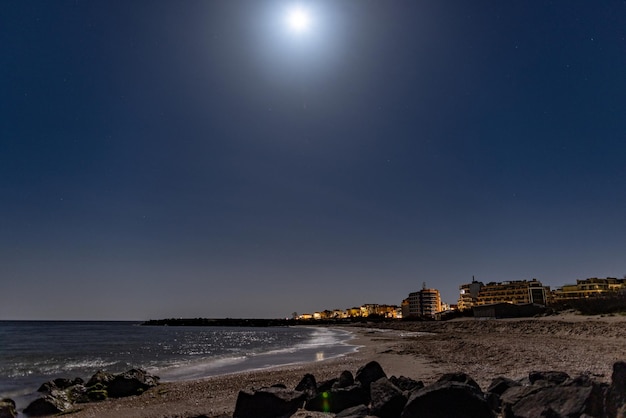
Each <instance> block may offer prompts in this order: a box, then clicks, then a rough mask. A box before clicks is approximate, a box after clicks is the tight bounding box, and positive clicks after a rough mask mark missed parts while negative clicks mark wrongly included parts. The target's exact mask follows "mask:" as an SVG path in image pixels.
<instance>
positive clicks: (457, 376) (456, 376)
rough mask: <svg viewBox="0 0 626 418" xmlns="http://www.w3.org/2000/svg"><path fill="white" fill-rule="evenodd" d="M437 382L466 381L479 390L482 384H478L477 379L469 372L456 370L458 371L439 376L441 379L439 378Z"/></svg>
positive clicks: (465, 382)
mask: <svg viewBox="0 0 626 418" xmlns="http://www.w3.org/2000/svg"><path fill="white" fill-rule="evenodd" d="M437 382H458V383H464V384H466V385H468V386H472V387H474V388H476V389H478V390H479V391H480V390H481V389H480V386H479V385H478V383H476V381H475V380H474V379H472V378H471V377H470V376H469V375H468V374H466V373H463V372H456V373H446V374H444V375H443V376H441V377H440V378H439V380H437Z"/></svg>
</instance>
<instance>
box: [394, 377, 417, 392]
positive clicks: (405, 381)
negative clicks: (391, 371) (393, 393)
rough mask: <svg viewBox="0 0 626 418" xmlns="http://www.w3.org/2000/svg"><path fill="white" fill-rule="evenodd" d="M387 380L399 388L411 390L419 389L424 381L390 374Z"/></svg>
mask: <svg viewBox="0 0 626 418" xmlns="http://www.w3.org/2000/svg"><path fill="white" fill-rule="evenodd" d="M389 381H390V382H391V383H393V384H394V385H396V387H398V388H399V389H400V390H403V391H409V392H411V391H414V390H416V389H421V388H423V387H424V382H422V381H421V380H413V379H411V378H408V377H404V376H400V377H395V376H391V377H390V378H389Z"/></svg>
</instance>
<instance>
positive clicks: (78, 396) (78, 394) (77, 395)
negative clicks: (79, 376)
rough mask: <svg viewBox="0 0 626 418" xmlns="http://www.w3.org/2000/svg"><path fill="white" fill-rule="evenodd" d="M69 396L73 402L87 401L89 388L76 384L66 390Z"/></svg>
mask: <svg viewBox="0 0 626 418" xmlns="http://www.w3.org/2000/svg"><path fill="white" fill-rule="evenodd" d="M65 393H66V394H67V397H68V398H69V400H70V402H72V403H87V402H89V397H88V396H87V388H86V387H85V385H74V386H72V387H69V388H67V389H66V390H65Z"/></svg>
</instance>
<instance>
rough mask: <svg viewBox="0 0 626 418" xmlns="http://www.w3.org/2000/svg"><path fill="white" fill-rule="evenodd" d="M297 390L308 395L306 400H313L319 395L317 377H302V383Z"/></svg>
mask: <svg viewBox="0 0 626 418" xmlns="http://www.w3.org/2000/svg"><path fill="white" fill-rule="evenodd" d="M296 390H297V391H300V392H304V393H305V394H306V400H307V401H308V400H309V399H313V398H314V397H315V396H316V395H317V382H315V376H313V375H312V374H310V373H307V374H305V375H304V377H302V380H300V383H298V385H297V386H296Z"/></svg>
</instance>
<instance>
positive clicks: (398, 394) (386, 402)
mask: <svg viewBox="0 0 626 418" xmlns="http://www.w3.org/2000/svg"><path fill="white" fill-rule="evenodd" d="M370 398H371V403H370V410H371V413H372V415H375V416H377V417H380V418H399V417H400V414H401V413H402V409H404V405H406V402H407V398H406V397H405V396H404V395H403V394H402V391H401V390H400V389H399V388H398V387H397V386H395V385H394V384H393V383H391V382H390V381H389V379H387V378H385V377H383V378H382V379H378V380H377V381H375V382H373V383H372V384H371V385H370Z"/></svg>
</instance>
